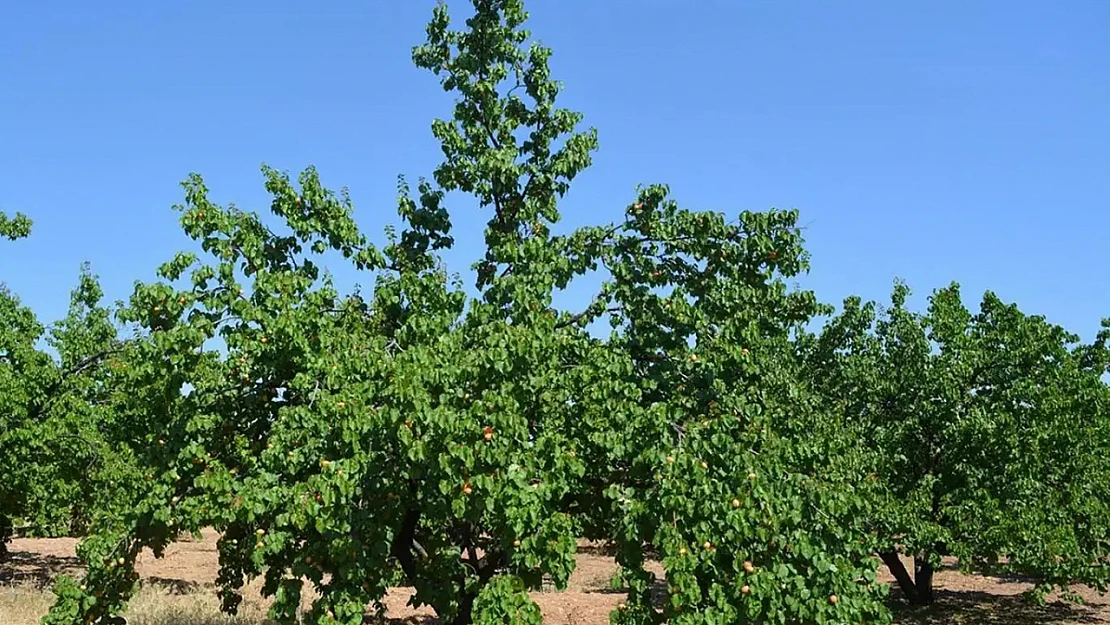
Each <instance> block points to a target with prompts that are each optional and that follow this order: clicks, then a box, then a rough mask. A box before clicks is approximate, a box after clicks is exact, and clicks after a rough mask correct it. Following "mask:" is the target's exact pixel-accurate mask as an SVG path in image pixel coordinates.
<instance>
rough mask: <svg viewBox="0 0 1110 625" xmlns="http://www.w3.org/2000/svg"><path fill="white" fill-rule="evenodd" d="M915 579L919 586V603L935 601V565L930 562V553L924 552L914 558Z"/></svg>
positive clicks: (916, 584) (925, 603)
mask: <svg viewBox="0 0 1110 625" xmlns="http://www.w3.org/2000/svg"><path fill="white" fill-rule="evenodd" d="M913 568H914V572H913V580H914V585H915V586H916V587H917V602H916V603H917V604H918V605H929V604H931V603H933V599H934V596H933V565H932V564H929V554H927V553H923V554H921V555H919V556H915V557H914V559H913Z"/></svg>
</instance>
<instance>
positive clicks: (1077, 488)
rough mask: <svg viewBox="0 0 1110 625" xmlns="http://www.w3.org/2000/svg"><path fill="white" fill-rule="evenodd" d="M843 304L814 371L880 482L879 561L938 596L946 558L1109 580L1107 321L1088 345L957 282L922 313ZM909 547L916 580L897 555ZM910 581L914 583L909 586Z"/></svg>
mask: <svg viewBox="0 0 1110 625" xmlns="http://www.w3.org/2000/svg"><path fill="white" fill-rule="evenodd" d="M908 295H909V289H908V288H907V287H906V286H905V285H902V284H899V285H898V286H897V287H896V288H895V290H894V293H893V295H892V298H891V306H890V307H889V309H888V310H886V311H885V313H884V314H883V315H882V317H878V315H877V313H876V309H875V305H874V304H871V303H868V304H866V305H864V304H861V302H860V301H859V300H858V299H849V300H847V301H846V302H845V305H844V311H843V312H842V313H841V314H840V315H838V316H837V317H835V318H834V319H832V321H831V322H830V323H829V324H828V325H827V326H826V327H825V329H824V331H823V332H822V335H821V336H820V338H819V339H818V340H816V341H815V342H814V343H813V344H812V348H811V350H810V352H809V362H810V365H811V366H812V372H811V374H810V379H813V380H814V381H817V382H818V383H819V385H820V386H821V388H822V392H823V394H824V395H825V396H826V397H828V398H829V400H830V401H833V402H837V403H838V404H840V405H841V406H843V419H844V420H845V424H846V425H847V426H848V427H851V426H852V424H857V425H861V426H862V428H860V432H861V434H862V435H861V441H862V442H863V443H864V445H865V447H866V448H867V449H868V450H870V451H871V452H872V453H873V456H874V458H873V460H872V464H873V466H874V467H875V471H876V472H877V474H878V475H880V476H882V480H881V481H882V485H883V488H884V489H885V490H886V497H885V501H886V502H887V505H885V506H882V507H881V510H880V511H879V512H877V513H876V515H875V522H876V526H877V527H878V528H880V529H879V534H880V536H881V538H882V539H883V540H884V542H885V545H884V547H883V552H882V554H883V560H884V561H885V562H886V563H887V564H888V566H890V567H891V570H892V572H894V574H895V575H896V577H897V578H898V581H899V583H900V585H901V586H902V588H903V590H904V591H905V593H906V595H907V597H909V598H910V599H911V600H912V601H915V602H921V603H928V602H930V601H932V588H931V574H932V570H933V568H934V567H935V566H936V565H937V564H938V562H939V558H940V556H944V555H953V556H957V557H958V558H959V561H960V563H961V565H962V566H963V568H964V569H965V570H972V569H977V570H980V571H984V572H990V573H1004V572H1011V573H1012V572H1018V573H1024V574H1027V575H1031V576H1033V577H1034V578H1035V579H1039V580H1042V582H1043V584H1042V585H1040V586H1039V587H1038V588H1037V589H1036V590H1037V591H1038V592H1039V593H1043V592H1044V591H1047V590H1049V589H1050V588H1051V587H1052V586H1053V585H1058V586H1061V587H1063V588H1065V589H1066V588H1067V584H1068V583H1069V582H1072V583H1085V584H1090V585H1093V586H1095V587H1097V588H1099V589H1101V590H1105V588H1106V582H1107V580H1108V579H1110V559H1108V557H1107V556H1108V555H1110V464H1108V462H1110V455H1108V454H1107V450H1108V448H1107V442H1108V441H1110V420H1108V419H1107V415H1108V414H1110V412H1108V410H1110V387H1108V386H1107V385H1106V383H1105V382H1104V379H1103V375H1104V374H1105V373H1106V372H1107V362H1108V355H1110V352H1107V347H1106V340H1107V337H1108V336H1110V332H1108V331H1106V330H1104V331H1103V332H1102V333H1101V334H1100V335H1099V337H1098V339H1097V340H1096V341H1095V342H1094V343H1093V344H1090V345H1084V344H1080V343H1079V341H1078V337H1076V336H1074V335H1072V334H1069V333H1067V332H1066V331H1064V330H1063V329H1062V328H1060V327H1058V326H1053V325H1051V324H1049V323H1047V322H1046V321H1045V320H1044V319H1043V318H1041V317H1035V316H1028V315H1025V314H1023V313H1022V312H1021V311H1020V310H1018V308H1017V307H1016V306H1014V305H1006V304H1004V303H1003V302H1002V301H1000V300H999V299H998V297H997V296H995V295H994V294H993V293H989V292H988V293H987V294H986V295H985V296H984V297H983V300H982V303H981V304H980V309H979V313H978V314H972V312H971V311H969V310H968V309H967V308H966V307H965V306H964V305H963V303H962V302H961V298H960V291H959V287H958V286H956V285H952V286H950V287H948V288H946V289H942V290H939V291H937V292H936V293H934V294H933V296H932V297H931V299H930V305H929V308H928V311H927V312H926V313H925V314H914V313H912V312H911V311H909V310H907V309H906V307H905V302H906V298H907V296H908ZM898 553H903V554H906V555H909V556H912V557H913V558H914V559H915V569H916V576H915V577H916V578H915V579H911V578H910V577H909V575H908V572H907V571H906V570H905V568H904V566H903V565H902V563H901V562H900V559H899V558H898V557H897V554H898ZM915 582H916V583H915Z"/></svg>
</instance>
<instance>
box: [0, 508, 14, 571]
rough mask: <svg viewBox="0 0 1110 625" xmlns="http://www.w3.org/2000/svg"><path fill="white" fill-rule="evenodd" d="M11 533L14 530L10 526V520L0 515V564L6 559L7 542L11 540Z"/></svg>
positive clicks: (6, 516)
mask: <svg viewBox="0 0 1110 625" xmlns="http://www.w3.org/2000/svg"><path fill="white" fill-rule="evenodd" d="M13 533H15V528H14V527H13V526H12V521H11V518H9V517H8V515H6V514H0V564H3V563H4V562H6V561H7V559H8V555H9V554H8V542H9V541H10V540H11V539H12V534H13Z"/></svg>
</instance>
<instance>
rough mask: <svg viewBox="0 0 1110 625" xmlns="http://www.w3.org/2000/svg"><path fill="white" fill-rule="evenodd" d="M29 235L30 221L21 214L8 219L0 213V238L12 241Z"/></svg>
mask: <svg viewBox="0 0 1110 625" xmlns="http://www.w3.org/2000/svg"><path fill="white" fill-rule="evenodd" d="M30 234H31V219H30V218H29V217H27V216H26V215H24V214H23V213H16V214H15V215H14V216H12V217H8V216H7V215H6V214H5V213H4V212H3V211H0V237H3V238H5V239H8V240H9V241H14V240H16V239H22V238H23V237H26V236H28V235H30Z"/></svg>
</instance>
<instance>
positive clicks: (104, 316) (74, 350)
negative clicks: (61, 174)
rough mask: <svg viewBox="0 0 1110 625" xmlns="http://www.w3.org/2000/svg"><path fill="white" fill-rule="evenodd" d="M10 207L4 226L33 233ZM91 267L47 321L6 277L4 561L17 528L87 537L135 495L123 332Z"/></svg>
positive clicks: (0, 318)
mask: <svg viewBox="0 0 1110 625" xmlns="http://www.w3.org/2000/svg"><path fill="white" fill-rule="evenodd" d="M30 226H31V223H30V221H29V220H28V219H27V218H26V217H25V216H23V215H17V216H16V217H15V218H14V219H11V220H9V219H7V218H6V217H5V216H3V215H0V234H2V235H4V236H5V237H7V238H9V239H11V240H15V239H18V238H22V237H24V236H27V235H28V234H29V233H30ZM102 297H103V293H102V292H101V289H100V286H99V284H98V283H97V280H96V278H95V276H93V275H92V274H91V273H90V272H89V269H88V267H87V266H86V267H83V268H82V271H81V274H80V280H79V283H78V286H77V287H76V288H75V289H74V291H73V292H72V294H71V299H70V308H69V313H68V315H67V316H66V317H65V318H64V319H62V320H61V321H59V322H58V323H56V324H53V325H52V326H51V327H49V328H47V327H46V326H44V325H43V324H42V323H40V322H39V321H38V319H37V318H36V317H35V315H34V313H33V312H32V311H31V310H30V309H29V308H27V307H26V306H24V305H23V304H22V303H21V301H20V300H19V298H18V297H17V296H16V295H15V294H14V293H12V292H11V291H10V290H9V289H8V288H7V287H6V286H4V285H0V450H3V453H0V560H3V555H4V553H5V544H6V542H7V541H8V539H9V538H10V537H11V535H12V533H13V531H15V530H16V529H19V530H20V531H21V533H24V534H28V535H81V534H83V533H84V532H85V530H86V528H88V527H89V526H90V524H92V523H93V521H94V519H95V518H96V517H97V516H98V515H102V514H110V511H112V510H115V509H117V508H118V507H119V504H120V502H122V501H124V500H126V499H128V498H129V497H131V496H132V493H134V491H135V488H134V482H133V480H134V479H135V477H136V474H135V469H136V466H137V465H136V463H135V461H134V458H133V457H132V456H131V454H130V453H129V447H127V446H126V445H122V444H120V443H121V441H119V440H117V439H116V438H115V433H116V432H119V431H120V430H119V429H118V428H117V424H116V423H114V421H113V420H114V417H115V414H116V410H115V405H116V403H117V402H118V401H119V399H120V398H119V395H118V385H117V382H118V377H119V376H118V374H117V368H118V367H119V362H120V361H119V360H118V358H120V357H121V356H122V355H123V353H124V352H125V345H124V344H123V343H122V342H121V341H120V340H119V339H118V338H117V334H116V331H117V329H116V327H115V325H114V324H113V323H112V320H111V316H110V313H109V311H108V310H107V309H106V308H104V307H103V306H102V305H101V303H100V301H101V299H102Z"/></svg>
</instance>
